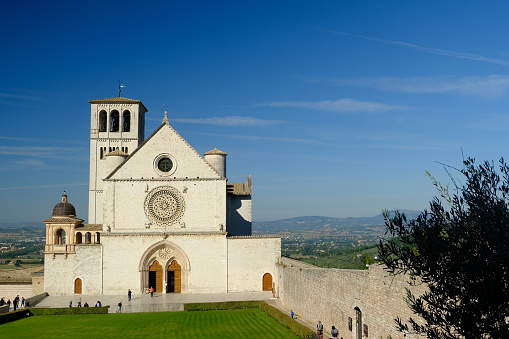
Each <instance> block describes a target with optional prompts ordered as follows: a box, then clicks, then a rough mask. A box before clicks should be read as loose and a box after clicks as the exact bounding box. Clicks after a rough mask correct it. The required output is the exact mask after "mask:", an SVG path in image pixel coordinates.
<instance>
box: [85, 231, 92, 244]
mask: <svg viewBox="0 0 509 339" xmlns="http://www.w3.org/2000/svg"><path fill="white" fill-rule="evenodd" d="M91 242H92V235H91V234H90V232H87V233H85V244H90V243H91Z"/></svg>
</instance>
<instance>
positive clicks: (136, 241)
mask: <svg viewBox="0 0 509 339" xmlns="http://www.w3.org/2000/svg"><path fill="white" fill-rule="evenodd" d="M90 103H91V106H92V108H91V124H92V125H91V134H90V135H91V139H90V140H91V142H90V145H91V149H90V170H91V172H90V198H89V199H90V201H89V213H88V216H89V224H82V222H83V220H80V219H77V218H76V215H70V214H69V215H68V213H62V212H60V214H64V215H59V211H67V210H66V209H65V208H64V207H62V206H63V205H62V204H63V203H61V204H59V205H62V206H61V208H64V209H60V210H57V206H56V207H55V209H54V211H53V216H52V218H51V219H47V220H45V222H46V224H47V234H46V250H45V274H44V285H45V286H44V287H45V290H46V291H47V292H48V293H50V294H55V295H62V294H64V295H66V294H73V293H74V294H85V295H86V294H125V293H126V292H127V290H128V289H131V290H132V291H133V292H134V293H140V292H147V291H148V290H149V288H150V287H153V288H154V289H155V290H156V292H162V293H171V292H175V293H225V292H240V291H261V290H263V289H265V290H266V289H267V288H268V287H267V286H269V287H270V288H272V287H273V286H274V284H277V281H275V280H274V279H275V278H276V277H277V274H276V267H277V266H276V263H277V261H278V259H279V257H280V255H281V240H280V238H277V237H272V238H271V237H268V238H267V237H252V236H250V235H251V216H252V211H251V179H250V177H249V178H248V181H247V182H246V183H242V184H228V183H227V178H226V177H225V173H226V170H225V169H226V153H224V152H221V151H219V150H217V149H214V150H213V151H211V152H212V154H213V155H212V156H210V155H209V156H208V157H209V159H213V160H214V161H213V163H212V164H211V163H209V162H208V161H207V160H206V158H204V157H203V156H201V155H200V154H198V152H197V151H196V150H195V149H194V148H192V147H191V146H190V145H189V144H188V143H187V142H186V141H185V140H184V139H183V138H182V137H181V136H180V135H179V134H178V133H177V132H176V131H175V130H174V129H173V128H172V127H171V126H170V125H169V123H168V120H167V119H164V120H163V123H162V124H161V126H160V127H159V128H158V129H157V130H156V131H155V132H154V133H152V135H151V136H150V137H149V138H147V139H146V140H144V133H143V129H144V125H145V123H144V118H145V113H146V112H147V110H146V108H145V106H143V104H142V103H141V102H140V101H137V100H132V99H126V98H120V97H119V98H110V99H100V100H92V101H90ZM208 153H210V152H208ZM223 162H224V163H223ZM66 199H67V197H66V196H65V201H67V200H66ZM72 210H73V211H74V208H72ZM78 212H79V211H78ZM78 214H79V213H78ZM268 279H270V280H268Z"/></svg>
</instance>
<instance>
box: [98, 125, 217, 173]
mask: <svg viewBox="0 0 509 339" xmlns="http://www.w3.org/2000/svg"><path fill="white" fill-rule="evenodd" d="M161 154H170V155H171V157H173V159H174V160H175V166H176V169H175V172H174V173H172V174H171V175H170V177H176V178H186V177H187V178H190V179H192V178H217V179H220V178H223V177H222V176H221V174H220V173H219V172H218V171H217V170H216V169H215V168H214V167H213V166H211V165H210V164H209V163H208V162H207V161H206V160H205V159H204V158H203V157H202V156H201V155H200V154H199V153H198V152H197V151H196V150H195V149H194V148H193V147H192V146H191V145H189V143H188V142H187V141H186V140H185V139H184V138H182V136H181V135H180V134H179V133H178V132H177V131H175V130H174V129H173V128H172V127H171V126H170V125H169V124H166V123H163V124H161V125H160V126H159V127H158V128H157V129H156V130H155V131H154V133H152V134H151V135H150V136H149V137H148V138H147V139H146V140H145V141H144V142H143V143H142V144H141V145H140V146H139V147H138V148H137V149H136V150H135V151H134V152H133V153H131V155H130V156H129V157H127V159H126V160H125V161H124V162H123V163H122V164H121V165H119V166H118V167H117V168H116V169H115V170H114V171H113V172H112V173H111V174H110V175H108V177H107V178H106V179H128V178H137V179H139V178H152V177H154V178H156V177H159V175H158V173H157V171H155V169H154V161H155V159H156V158H157V157H158V156H159V155H161Z"/></svg>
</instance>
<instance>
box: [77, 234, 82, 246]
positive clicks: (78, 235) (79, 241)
mask: <svg viewBox="0 0 509 339" xmlns="http://www.w3.org/2000/svg"><path fill="white" fill-rule="evenodd" d="M82 242H83V237H82V236H81V232H77V233H76V243H77V244H81V243H82Z"/></svg>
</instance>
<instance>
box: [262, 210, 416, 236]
mask: <svg viewBox="0 0 509 339" xmlns="http://www.w3.org/2000/svg"><path fill="white" fill-rule="evenodd" d="M400 212H403V213H405V215H406V216H407V218H408V219H409V220H411V219H414V218H416V217H417V216H418V215H419V213H420V212H419V211H412V210H400ZM384 232H385V227H384V218H383V216H382V214H379V215H376V216H374V217H357V218H331V217H324V216H307V217H295V218H289V219H283V220H276V221H263V222H259V221H255V222H253V233H255V234H285V233H286V234H288V233H290V234H296V233H297V234H301V235H304V234H306V235H307V236H320V235H355V234H365V233H369V234H373V235H374V234H383V233H384Z"/></svg>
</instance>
